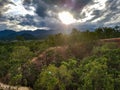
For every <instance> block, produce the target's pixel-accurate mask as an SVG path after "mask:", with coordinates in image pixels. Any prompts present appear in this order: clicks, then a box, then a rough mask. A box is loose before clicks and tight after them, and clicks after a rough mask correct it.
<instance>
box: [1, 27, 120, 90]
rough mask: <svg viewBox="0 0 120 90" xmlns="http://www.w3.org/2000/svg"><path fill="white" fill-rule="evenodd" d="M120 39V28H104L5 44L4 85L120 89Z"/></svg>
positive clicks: (60, 89)
mask: <svg viewBox="0 0 120 90" xmlns="http://www.w3.org/2000/svg"><path fill="white" fill-rule="evenodd" d="M119 37H120V27H115V28H107V27H104V28H97V29H96V30H95V31H92V32H91V31H89V30H87V31H84V32H80V31H78V30H77V29H73V31H72V32H71V34H62V33H59V34H56V35H51V36H49V37H48V38H45V39H44V40H30V41H27V40H25V39H22V40H21V39H18V40H17V41H10V42H9V41H1V42H0V82H2V83H5V84H9V85H12V86H26V87H31V88H32V89H33V90H120V40H119V39H118V38H119ZM111 38H113V39H112V40H111ZM114 38H117V39H118V40H116V39H114ZM108 39H109V40H108ZM0 89H2V88H1V87H0Z"/></svg>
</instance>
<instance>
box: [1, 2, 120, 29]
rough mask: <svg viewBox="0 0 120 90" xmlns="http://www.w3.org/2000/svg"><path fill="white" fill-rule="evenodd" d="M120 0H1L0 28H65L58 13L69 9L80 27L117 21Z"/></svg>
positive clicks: (108, 24) (71, 26)
mask: <svg viewBox="0 0 120 90" xmlns="http://www.w3.org/2000/svg"><path fill="white" fill-rule="evenodd" d="M119 5H120V0H0V30H3V29H13V30H16V31H19V30H36V29H46V30H48V29H54V30H60V29H64V28H65V25H64V24H63V23H62V22H61V21H60V20H59V17H58V13H60V12H64V11H66V12H70V13H71V14H72V15H73V17H74V19H75V20H76V22H75V23H73V24H71V25H69V26H67V27H68V28H78V29H80V30H86V29H90V30H92V29H94V28H96V27H100V26H114V25H119V24H120V23H119V22H120V6H119Z"/></svg>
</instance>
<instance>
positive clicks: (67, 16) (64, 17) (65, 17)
mask: <svg viewBox="0 0 120 90" xmlns="http://www.w3.org/2000/svg"><path fill="white" fill-rule="evenodd" d="M58 17H59V19H60V20H61V22H62V23H64V24H66V25H69V24H72V23H75V21H76V20H75V19H74V17H73V15H72V14H71V13H69V12H67V11H63V12H60V13H58Z"/></svg>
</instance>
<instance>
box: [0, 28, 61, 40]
mask: <svg viewBox="0 0 120 90" xmlns="http://www.w3.org/2000/svg"><path fill="white" fill-rule="evenodd" d="M62 32H63V31H62V30H60V31H57V30H39V29H37V30H35V31H31V30H25V31H19V32H16V31H13V30H3V31H0V40H16V39H17V37H19V36H20V37H23V38H24V39H25V40H34V39H43V38H46V37H48V36H49V35H54V34H57V33H62Z"/></svg>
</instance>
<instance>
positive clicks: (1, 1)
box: [0, 0, 14, 16]
mask: <svg viewBox="0 0 120 90" xmlns="http://www.w3.org/2000/svg"><path fill="white" fill-rule="evenodd" d="M7 4H14V3H12V2H11V1H9V0H0V16H2V14H3V13H4V12H5V11H7V10H8V9H9V8H5V6H6V5H7Z"/></svg>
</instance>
